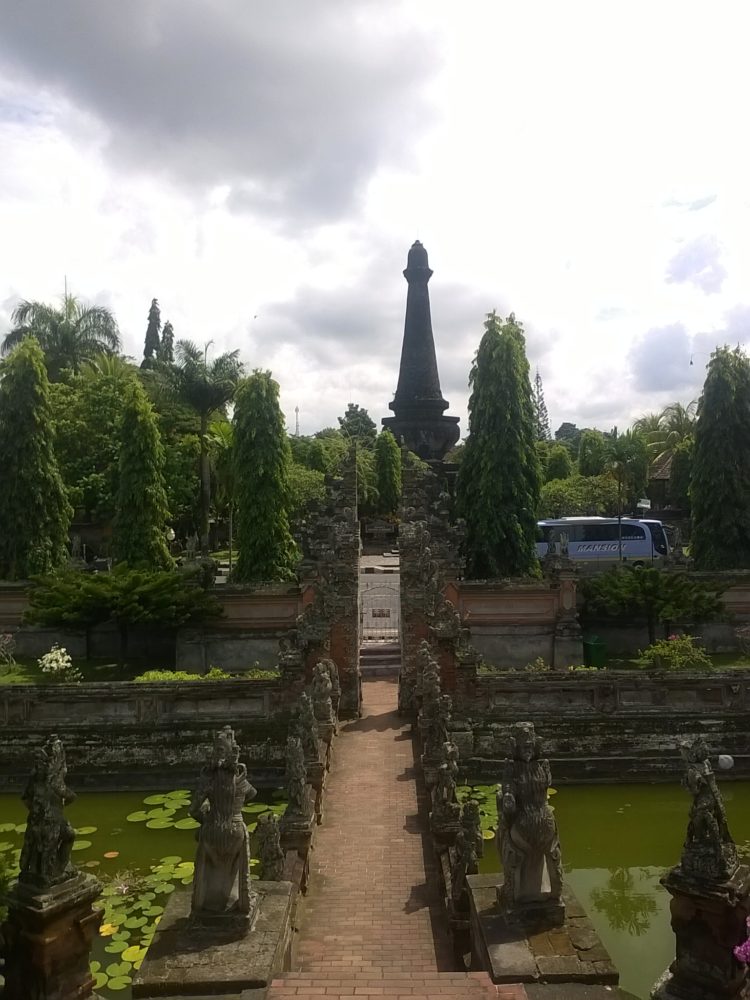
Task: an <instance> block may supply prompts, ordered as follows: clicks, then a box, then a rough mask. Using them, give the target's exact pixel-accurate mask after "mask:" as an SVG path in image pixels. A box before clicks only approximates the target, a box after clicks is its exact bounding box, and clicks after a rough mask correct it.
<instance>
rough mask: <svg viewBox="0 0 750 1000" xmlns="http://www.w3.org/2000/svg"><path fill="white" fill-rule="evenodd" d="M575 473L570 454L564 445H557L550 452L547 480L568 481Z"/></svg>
mask: <svg viewBox="0 0 750 1000" xmlns="http://www.w3.org/2000/svg"><path fill="white" fill-rule="evenodd" d="M572 473H573V463H572V462H571V460H570V452H569V451H568V449H567V448H566V447H565V445H564V444H555V445H553V446H552V447H551V448H550V450H549V455H548V457H547V473H546V478H547V480H548V481H549V480H552V479H567V478H568V476H570V475H572Z"/></svg>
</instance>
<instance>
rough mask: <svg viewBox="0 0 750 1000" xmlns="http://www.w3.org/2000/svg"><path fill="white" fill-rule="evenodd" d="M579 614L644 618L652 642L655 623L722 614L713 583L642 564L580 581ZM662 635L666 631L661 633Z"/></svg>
mask: <svg viewBox="0 0 750 1000" xmlns="http://www.w3.org/2000/svg"><path fill="white" fill-rule="evenodd" d="M582 590H583V596H584V606H583V611H582V615H581V617H582V618H583V619H584V620H585V619H586V618H592V617H598V616H604V617H611V618H631V619H632V618H644V617H645V619H646V621H647V623H648V637H649V642H651V643H652V644H653V643H654V642H655V641H656V626H657V623H661V624H662V625H664V627H665V629H666V630H669V628H670V626H671V625H672V623H674V622H690V623H691V624H695V623H698V622H704V621H711V620H716V619H718V618H720V617H721V616H722V614H723V613H724V607H723V604H722V602H721V599H720V596H719V595H720V591H719V590H718V589H717V587H716V586H715V585H711V584H707V583H705V582H704V581H702V580H696V579H694V578H692V577H691V576H690V574H689V573H672V572H669V571H667V570H661V569H657V568H656V567H653V566H644V567H642V568H640V569H613V570H610V572H608V573H602V574H601V575H599V576H594V577H589V578H588V579H586V580H584V581H583V587H582ZM665 634H666V633H665Z"/></svg>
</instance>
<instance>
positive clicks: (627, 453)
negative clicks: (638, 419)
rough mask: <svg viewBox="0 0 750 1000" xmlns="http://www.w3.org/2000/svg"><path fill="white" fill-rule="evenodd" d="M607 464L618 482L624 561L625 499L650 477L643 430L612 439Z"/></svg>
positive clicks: (638, 490) (618, 507)
mask: <svg viewBox="0 0 750 1000" xmlns="http://www.w3.org/2000/svg"><path fill="white" fill-rule="evenodd" d="M607 466H608V470H609V471H610V472H611V473H612V475H613V476H614V479H615V482H616V483H617V523H618V527H617V538H618V550H619V556H618V558H619V560H620V562H622V506H623V499H625V498H628V494H633V493H635V494H638V493H640V492H641V490H642V489H643V488H644V486H645V485H646V480H647V478H648V446H647V444H646V439H645V437H644V436H643V434H642V432H640V431H638V430H628V431H625V433H624V434H618V435H617V436H616V437H614V438H613V439H612V440H610V442H609V447H608V456H607ZM629 499H632V496H630V497H629Z"/></svg>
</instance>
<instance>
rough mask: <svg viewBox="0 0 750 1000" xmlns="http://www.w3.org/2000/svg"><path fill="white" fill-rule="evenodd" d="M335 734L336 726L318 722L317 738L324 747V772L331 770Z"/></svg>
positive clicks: (331, 723)
mask: <svg viewBox="0 0 750 1000" xmlns="http://www.w3.org/2000/svg"><path fill="white" fill-rule="evenodd" d="M335 732H336V726H335V725H334V724H333V722H318V736H319V737H320V741H321V743H322V744H323V747H324V754H323V760H324V761H325V766H326V771H330V770H331V761H332V760H333V736H334V733H335Z"/></svg>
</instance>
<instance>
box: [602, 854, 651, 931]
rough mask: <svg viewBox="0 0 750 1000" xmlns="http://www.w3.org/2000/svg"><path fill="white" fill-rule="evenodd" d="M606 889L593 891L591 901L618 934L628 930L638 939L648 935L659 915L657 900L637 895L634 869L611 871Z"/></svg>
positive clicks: (640, 894) (641, 894)
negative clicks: (654, 917)
mask: <svg viewBox="0 0 750 1000" xmlns="http://www.w3.org/2000/svg"><path fill="white" fill-rule="evenodd" d="M608 871H609V878H608V879H607V887H606V888H605V889H598V888H597V889H592V890H591V902H592V903H593V904H594V909H595V910H596V911H597V912H598V913H603V914H604V915H605V917H606V918H607V921H608V923H609V926H610V927H611V928H612V930H615V931H624V930H627V931H628V933H629V934H632V935H633V936H634V937H640V936H641V935H642V934H645V933H646V931H647V930H648V929H649V927H650V926H651V917H652V916H653V915H654V914H655V913H656V909H657V907H656V900H654V899H653V898H652V897H651V896H649V895H647V894H646V893H644V892H634V891H633V886H634V879H633V873H632V870H631V869H630V868H609V869H608Z"/></svg>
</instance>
